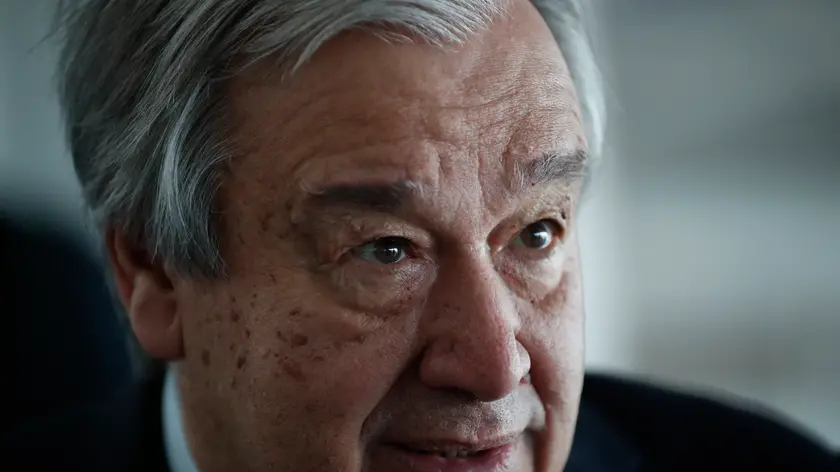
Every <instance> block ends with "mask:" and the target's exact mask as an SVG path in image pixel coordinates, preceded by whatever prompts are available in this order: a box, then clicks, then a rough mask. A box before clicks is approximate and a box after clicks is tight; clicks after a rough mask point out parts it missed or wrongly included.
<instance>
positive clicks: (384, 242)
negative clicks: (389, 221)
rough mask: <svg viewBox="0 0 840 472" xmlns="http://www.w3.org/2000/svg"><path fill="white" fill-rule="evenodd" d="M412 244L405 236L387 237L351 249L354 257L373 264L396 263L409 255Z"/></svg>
mask: <svg viewBox="0 0 840 472" xmlns="http://www.w3.org/2000/svg"><path fill="white" fill-rule="evenodd" d="M412 249H413V246H412V244H411V242H410V241H409V240H407V239H405V238H400V237H387V238H379V239H376V240H373V241H371V242H369V243H365V244H362V245H361V246H359V247H357V248H356V249H354V250H353V253H354V254H355V255H356V257H358V258H360V259H363V260H365V261H368V262H373V263H375V264H385V265H389V264H396V263H398V262H401V261H402V260H403V259H405V258H406V257H410V256H411V252H412Z"/></svg>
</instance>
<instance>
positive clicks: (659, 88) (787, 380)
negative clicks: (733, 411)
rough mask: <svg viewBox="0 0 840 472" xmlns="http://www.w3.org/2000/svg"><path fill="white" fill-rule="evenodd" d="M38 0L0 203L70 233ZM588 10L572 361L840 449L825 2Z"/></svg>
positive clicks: (624, 5) (831, 91) (10, 60)
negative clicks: (712, 397)
mask: <svg viewBox="0 0 840 472" xmlns="http://www.w3.org/2000/svg"><path fill="white" fill-rule="evenodd" d="M54 3H55V2H54V0H5V1H2V2H0V213H7V214H8V213H9V212H12V213H14V214H16V215H18V216H19V217H20V219H22V220H26V221H28V222H32V223H33V224H34V223H37V224H38V225H40V226H49V227H54V228H59V230H60V231H61V232H63V233H66V234H68V235H70V237H71V238H73V239H74V240H77V241H79V242H80V243H82V244H85V243H87V242H89V239H88V238H86V236H85V232H84V229H83V228H84V226H83V221H84V219H83V212H82V203H81V199H80V193H79V189H78V187H77V184H76V181H75V177H74V174H73V170H72V166H71V163H70V159H69V157H68V155H67V152H66V150H65V147H64V140H63V137H62V131H61V125H60V118H59V110H58V106H57V101H56V94H55V92H54V87H53V83H54V72H55V71H54V65H55V59H56V51H55V47H54V44H52V43H49V42H46V43H43V44H42V43H41V40H42V38H43V37H44V36H45V34H46V33H47V31H48V28H49V26H50V23H51V20H52V12H53V7H54ZM597 5H598V8H599V10H600V16H601V21H600V24H599V26H598V39H597V41H598V46H599V48H600V49H601V50H602V51H603V54H604V66H605V69H606V74H607V77H608V82H609V88H610V91H609V94H610V102H611V107H612V110H611V117H610V119H611V131H610V138H609V143H608V146H607V153H606V156H605V157H606V159H605V163H604V165H603V167H602V169H601V172H600V174H599V175H598V177H597V178H596V180H595V182H594V185H593V188H592V193H591V194H590V195H589V199H588V201H587V203H586V206H585V208H584V211H583V216H582V222H581V232H582V235H581V238H582V241H583V251H584V255H583V257H584V270H585V281H584V282H585V286H586V291H587V294H586V298H587V309H588V310H587V311H588V313H587V315H588V324H587V337H588V340H587V342H588V346H587V349H588V363H589V364H590V366H591V368H593V369H602V370H611V371H618V372H627V373H632V374H634V375H640V376H644V377H647V378H651V379H656V380H659V381H664V382H667V383H670V384H673V385H676V386H688V387H692V388H701V389H703V390H705V391H708V392H712V393H718V394H726V393H724V392H728V393H729V394H735V395H738V396H742V397H746V398H749V399H753V400H755V401H756V402H758V403H759V404H761V405H766V406H769V407H771V408H774V409H777V410H780V411H782V412H784V413H785V414H786V415H788V416H789V417H790V418H792V419H793V421H795V422H797V423H799V424H801V425H804V426H806V427H807V428H808V429H810V430H811V431H813V432H814V433H815V434H817V435H818V436H820V437H821V438H822V439H824V440H825V441H827V442H828V443H830V444H833V445H834V446H840V243H838V235H840V208H839V207H840V151H839V150H840V53H838V47H840V2H838V1H836V0H797V1H793V0H787V1H783V0H762V1H759V0H752V1H750V0H727V1H712V0H705V1H699V0H693V1H689V0H613V1H606V0H601V1H600V2H599V3H598V4H597ZM91 246H92V245H88V246H87V247H88V249H91V250H92V247H91ZM12 249H14V248H12ZM10 250H11V249H10Z"/></svg>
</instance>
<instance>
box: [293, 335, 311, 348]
mask: <svg viewBox="0 0 840 472" xmlns="http://www.w3.org/2000/svg"><path fill="white" fill-rule="evenodd" d="M308 343H309V338H308V337H306V336H304V335H302V334H295V335H294V336H292V342H291V343H290V345H291V346H292V347H293V348H294V347H301V346H306V345H307V344H308Z"/></svg>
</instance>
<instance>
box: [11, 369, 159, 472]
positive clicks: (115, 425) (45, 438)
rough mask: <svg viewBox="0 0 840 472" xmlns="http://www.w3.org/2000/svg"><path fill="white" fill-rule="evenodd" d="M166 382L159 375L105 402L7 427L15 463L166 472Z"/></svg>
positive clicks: (35, 466) (46, 467)
mask: <svg viewBox="0 0 840 472" xmlns="http://www.w3.org/2000/svg"><path fill="white" fill-rule="evenodd" d="M161 388H162V387H161V382H160V381H159V380H158V379H154V380H148V381H143V382H136V383H131V384H130V385H126V387H125V388H124V389H122V390H121V391H119V392H118V393H117V394H116V395H115V396H114V397H113V398H112V399H110V400H109V401H107V402H104V403H102V404H99V405H95V406H88V407H83V408H77V409H71V410H67V411H65V412H62V413H61V414H57V415H50V416H49V417H45V418H41V419H39V420H37V421H34V422H31V423H29V424H26V425H25V426H23V427H20V428H18V429H16V430H14V431H11V432H8V433H4V438H3V442H4V444H5V445H6V446H8V447H9V450H10V452H11V454H12V457H13V463H21V464H28V465H29V466H30V467H28V468H31V469H33V470H88V471H103V472H104V471H113V470H122V471H134V470H136V471H141V470H142V471H152V472H155V471H160V472H165V471H166V470H167V468H166V460H165V456H164V452H163V439H162V429H161V415H160V396H161ZM39 466H43V467H39Z"/></svg>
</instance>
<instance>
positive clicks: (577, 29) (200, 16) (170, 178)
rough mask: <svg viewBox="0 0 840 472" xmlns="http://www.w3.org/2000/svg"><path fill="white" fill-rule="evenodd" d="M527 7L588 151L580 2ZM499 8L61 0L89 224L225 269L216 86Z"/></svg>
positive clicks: (63, 68)
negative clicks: (248, 70) (554, 46)
mask: <svg viewBox="0 0 840 472" xmlns="http://www.w3.org/2000/svg"><path fill="white" fill-rule="evenodd" d="M583 1H585V0H583ZM532 3H533V4H534V5H535V7H536V8H537V9H538V10H539V11H540V13H541V14H542V16H543V18H544V19H545V21H546V23H547V24H548V26H549V28H550V29H551V31H552V32H553V34H554V36H555V38H556V39H557V42H558V44H559V46H560V49H561V51H562V52H563V54H564V57H565V58H566V61H567V63H568V64H569V68H570V71H571V75H572V79H573V81H574V84H575V88H576V90H577V92H578V96H579V97H580V102H581V107H582V112H583V116H584V121H585V125H586V128H587V133H588V141H589V147H590V154H591V155H592V156H593V157H596V156H597V155H598V154H599V152H600V149H601V143H602V140H603V134H604V118H605V116H604V115H605V112H604V108H605V105H604V94H603V87H602V83H601V77H600V74H599V69H598V67H597V64H596V61H595V58H594V54H593V51H592V48H591V45H590V41H589V38H588V36H587V28H586V25H585V20H586V19H587V15H586V14H585V11H584V4H583V3H582V0H532ZM504 7H505V5H504V1H503V0H177V1H174V0H138V1H128V0H122V1H121V0H88V1H81V0H67V1H65V2H63V3H62V5H61V6H60V8H59V20H60V21H61V24H62V25H63V26H62V32H63V34H64V42H65V43H64V47H63V50H62V54H61V63H60V84H59V92H60V97H61V102H62V106H63V109H64V113H65V121H66V127H67V135H68V140H69V144H70V151H71V153H72V156H73V162H74V166H75V169H76V173H77V174H78V177H79V180H80V182H81V184H82V188H83V195H84V198H85V201H86V203H87V205H88V206H89V208H90V210H91V213H92V216H93V219H94V221H95V223H96V224H97V226H98V227H100V228H115V229H119V230H121V231H123V232H125V234H126V235H127V236H128V237H129V238H131V239H132V240H134V241H135V242H137V243H141V244H143V245H144V246H145V247H146V249H148V250H149V251H150V252H151V253H152V255H153V257H161V258H164V259H165V260H168V261H169V262H170V263H172V264H173V265H174V266H175V267H176V268H177V269H178V270H180V271H183V272H189V273H195V274H199V275H202V276H207V277H214V276H221V275H223V274H224V272H225V265H224V261H223V259H222V256H221V253H220V250H219V246H218V235H217V234H216V231H215V228H216V225H215V215H214V203H215V202H214V198H215V194H216V190H217V189H218V187H219V185H220V181H221V178H222V176H223V174H224V172H225V165H226V163H227V162H228V160H229V159H230V158H231V157H232V156H231V155H230V154H231V149H230V146H229V143H228V142H227V139H228V136H227V130H226V129H224V126H223V124H222V123H223V120H222V119H221V118H222V116H223V107H224V104H223V99H222V97H221V96H220V95H221V94H219V93H218V88H217V86H218V84H219V82H220V81H222V80H224V79H225V78H227V77H230V76H231V75H233V74H236V73H239V72H241V71H242V69H243V68H244V67H246V66H247V65H248V64H249V63H252V62H253V61H256V60H258V59H260V58H263V57H266V56H272V57H274V56H276V57H277V58H278V60H279V61H280V65H281V66H284V67H285V68H286V70H288V71H289V73H293V72H294V70H295V69H296V68H297V67H299V66H300V65H301V64H302V63H303V62H305V61H306V60H308V59H309V58H310V57H311V56H312V55H313V54H314V53H315V51H316V50H317V49H318V48H319V47H320V46H321V45H323V44H324V42H326V41H327V40H329V39H330V38H332V37H334V36H336V35H337V34H338V33H340V32H342V31H345V30H348V29H351V28H354V29H358V28H366V29H369V30H370V31H372V32H374V33H376V34H378V35H379V36H381V37H383V38H384V39H385V40H388V41H409V40H410V38H409V37H408V36H403V35H400V34H398V33H395V32H394V31H397V30H400V31H407V32H408V34H409V35H412V36H416V37H419V38H421V39H423V40H425V41H427V42H429V43H431V44H434V45H438V46H442V47H443V46H445V45H447V44H459V43H461V42H463V41H464V40H466V39H467V38H468V37H469V35H470V34H472V33H474V32H476V31H477V30H479V29H481V28H483V27H485V26H487V25H488V24H489V23H490V22H492V21H493V20H494V19H495V18H497V17H498V16H499V15H502V14H503V13H504V10H505V8H504ZM385 25H388V26H397V27H398V28H383V27H382V26H385ZM377 26H378V27H377Z"/></svg>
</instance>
